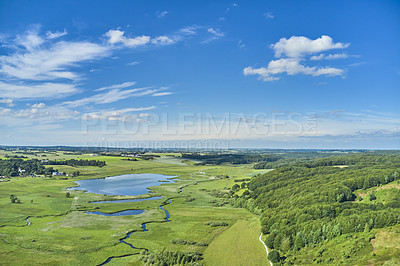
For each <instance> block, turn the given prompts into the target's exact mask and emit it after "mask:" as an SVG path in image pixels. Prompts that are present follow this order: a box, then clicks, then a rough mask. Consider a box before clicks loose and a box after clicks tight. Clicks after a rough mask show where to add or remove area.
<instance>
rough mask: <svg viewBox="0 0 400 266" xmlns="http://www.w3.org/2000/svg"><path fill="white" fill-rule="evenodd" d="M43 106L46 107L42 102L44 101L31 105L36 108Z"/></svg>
mask: <svg viewBox="0 0 400 266" xmlns="http://www.w3.org/2000/svg"><path fill="white" fill-rule="evenodd" d="M45 107H46V104H44V103H35V104H33V105H32V108H37V109H42V108H45Z"/></svg>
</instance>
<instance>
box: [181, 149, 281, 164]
mask: <svg viewBox="0 0 400 266" xmlns="http://www.w3.org/2000/svg"><path fill="white" fill-rule="evenodd" d="M182 159H191V160H198V161H201V163H198V165H205V164H214V165H220V164H222V163H231V164H249V163H256V162H274V161H277V160H278V159H280V157H279V156H276V155H252V154H200V153H195V152H194V153H182Z"/></svg>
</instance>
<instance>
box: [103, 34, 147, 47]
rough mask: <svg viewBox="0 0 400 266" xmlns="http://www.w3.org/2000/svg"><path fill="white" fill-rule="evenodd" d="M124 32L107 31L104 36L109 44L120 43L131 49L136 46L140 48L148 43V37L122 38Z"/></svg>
mask: <svg viewBox="0 0 400 266" xmlns="http://www.w3.org/2000/svg"><path fill="white" fill-rule="evenodd" d="M124 34H125V32H124V31H121V30H109V31H108V32H107V33H106V36H107V37H108V38H109V39H108V42H109V43H110V44H118V43H122V44H123V45H125V46H127V47H130V48H133V47H137V46H142V45H145V44H147V43H149V42H150V36H145V35H142V36H137V37H135V38H127V37H125V36H124Z"/></svg>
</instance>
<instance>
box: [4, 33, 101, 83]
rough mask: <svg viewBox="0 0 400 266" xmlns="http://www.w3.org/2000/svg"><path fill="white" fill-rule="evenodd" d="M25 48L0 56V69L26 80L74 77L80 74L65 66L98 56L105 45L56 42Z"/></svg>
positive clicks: (74, 64)
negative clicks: (43, 46) (48, 45)
mask: <svg viewBox="0 0 400 266" xmlns="http://www.w3.org/2000/svg"><path fill="white" fill-rule="evenodd" d="M27 50H28V51H26V52H22V53H20V52H16V53H14V54H11V55H8V56H7V55H3V56H0V73H1V74H4V75H6V76H8V77H12V78H18V79H28V80H54V79H59V78H65V79H72V80H75V79H77V78H79V75H78V74H76V73H74V72H72V71H68V70H67V68H68V67H71V66H76V64H77V63H79V62H83V61H88V60H94V59H99V58H102V57H104V56H106V55H107V52H108V49H107V48H106V47H104V46H101V45H99V44H94V43H90V42H63V41H60V42H57V43H55V44H50V47H49V48H42V49H40V48H39V47H37V46H36V45H33V44H32V43H31V44H27Z"/></svg>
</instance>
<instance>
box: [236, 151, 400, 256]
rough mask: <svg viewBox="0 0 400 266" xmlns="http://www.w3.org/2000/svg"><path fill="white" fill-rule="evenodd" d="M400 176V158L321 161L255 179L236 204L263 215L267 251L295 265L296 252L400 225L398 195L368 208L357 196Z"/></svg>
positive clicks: (371, 200) (354, 157)
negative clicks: (268, 249) (345, 237)
mask: <svg viewBox="0 0 400 266" xmlns="http://www.w3.org/2000/svg"><path fill="white" fill-rule="evenodd" d="M339 166H340V167H339ZM399 172H400V156H399V155H374V154H370V155H365V154H358V155H349V156H344V157H329V158H323V159H316V160H312V161H309V162H307V163H298V164H293V165H289V166H284V167H281V168H278V169H276V170H274V171H271V172H268V173H266V174H263V175H258V176H256V177H254V178H253V179H252V180H251V181H250V182H249V183H248V184H247V186H248V189H249V192H247V191H246V193H243V196H242V197H240V198H238V199H237V200H236V201H235V205H236V206H238V207H246V208H249V209H250V210H252V211H254V212H258V213H261V214H262V219H261V225H262V232H263V233H264V234H269V236H268V238H267V239H266V244H267V246H268V247H269V248H271V249H275V250H278V251H280V253H281V254H280V258H282V259H284V258H285V256H288V257H287V259H286V261H284V262H285V263H291V262H293V261H291V260H293V258H295V257H296V256H293V253H295V252H296V251H299V250H301V249H302V248H304V247H307V246H309V247H313V246H315V245H316V244H318V243H320V242H323V241H329V240H332V239H334V238H336V237H339V236H341V235H342V234H347V233H355V232H365V233H366V234H367V237H368V232H370V230H371V229H373V228H383V227H387V226H392V225H395V224H399V223H400V193H399V192H397V196H395V197H393V198H392V199H391V201H390V202H387V203H386V204H382V203H377V202H374V200H375V199H376V197H375V199H374V196H373V195H370V196H369V200H368V203H364V202H365V201H362V198H361V197H360V196H359V195H358V194H357V193H355V191H356V190H359V189H368V188H371V187H374V186H380V185H384V184H387V183H390V182H393V181H396V180H400V174H399ZM398 182H399V181H398ZM370 237H373V235H372V236H370ZM274 254H276V253H274ZM283 255H285V256H283ZM278 260H279V259H278Z"/></svg>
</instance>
